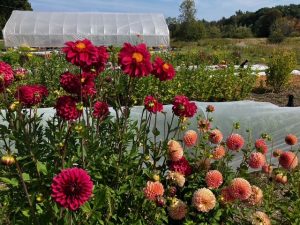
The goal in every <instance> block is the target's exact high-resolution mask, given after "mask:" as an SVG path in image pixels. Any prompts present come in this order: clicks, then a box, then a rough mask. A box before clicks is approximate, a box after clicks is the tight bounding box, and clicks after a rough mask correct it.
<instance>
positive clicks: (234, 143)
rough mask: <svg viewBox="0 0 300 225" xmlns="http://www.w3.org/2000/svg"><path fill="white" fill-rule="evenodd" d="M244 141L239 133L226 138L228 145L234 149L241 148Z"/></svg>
mask: <svg viewBox="0 0 300 225" xmlns="http://www.w3.org/2000/svg"><path fill="white" fill-rule="evenodd" d="M244 143H245V141H244V138H243V137H242V136H241V135H239V134H231V135H230V136H229V137H228V138H227V140H226V145H227V147H228V148H229V149H230V150H232V151H239V150H241V149H242V147H243V145H244Z"/></svg>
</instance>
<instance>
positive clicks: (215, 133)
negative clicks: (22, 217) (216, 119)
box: [209, 129, 223, 144]
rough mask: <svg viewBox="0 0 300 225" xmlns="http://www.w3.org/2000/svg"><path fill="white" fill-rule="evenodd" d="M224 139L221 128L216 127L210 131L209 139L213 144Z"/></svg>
mask: <svg viewBox="0 0 300 225" xmlns="http://www.w3.org/2000/svg"><path fill="white" fill-rule="evenodd" d="M222 140H223V134H222V132H221V131H220V130H218V129H214V130H212V131H210V132H209V141H210V142H211V143H213V144H220V143H221V141H222Z"/></svg>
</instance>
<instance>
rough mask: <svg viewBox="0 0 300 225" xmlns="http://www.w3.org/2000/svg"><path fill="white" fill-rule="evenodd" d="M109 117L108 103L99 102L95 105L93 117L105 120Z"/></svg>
mask: <svg viewBox="0 0 300 225" xmlns="http://www.w3.org/2000/svg"><path fill="white" fill-rule="evenodd" d="M108 115H109V108H108V104H107V103H106V102H100V101H97V102H95V104H94V111H93V116H94V117H95V118H97V119H100V120H104V119H105V118H106V117H107V116H108Z"/></svg>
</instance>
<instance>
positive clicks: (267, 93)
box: [248, 76, 300, 107]
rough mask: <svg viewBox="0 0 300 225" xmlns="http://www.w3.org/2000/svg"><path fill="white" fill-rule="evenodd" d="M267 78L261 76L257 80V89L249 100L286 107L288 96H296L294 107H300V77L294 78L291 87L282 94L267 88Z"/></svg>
mask: <svg viewBox="0 0 300 225" xmlns="http://www.w3.org/2000/svg"><path fill="white" fill-rule="evenodd" d="M265 80H266V78H265V76H260V77H259V78H258V80H257V84H256V88H255V89H254V90H253V91H252V93H251V95H250V96H249V98H248V99H249V100H254V101H259V102H271V103H273V104H275V105H278V106H286V105H287V103H288V95H293V96H294V106H295V107H296V106H300V76H293V78H292V80H291V82H290V85H289V86H288V87H287V88H286V89H285V90H284V91H282V92H280V93H274V92H272V90H271V89H269V88H267V87H266V82H265Z"/></svg>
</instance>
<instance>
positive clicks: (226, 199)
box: [221, 187, 235, 204]
mask: <svg viewBox="0 0 300 225" xmlns="http://www.w3.org/2000/svg"><path fill="white" fill-rule="evenodd" d="M234 200H235V198H234V197H233V196H232V195H231V191H230V188H229V187H225V188H223V189H222V191H221V202H222V203H223V204H227V203H231V202H233V201H234Z"/></svg>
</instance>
